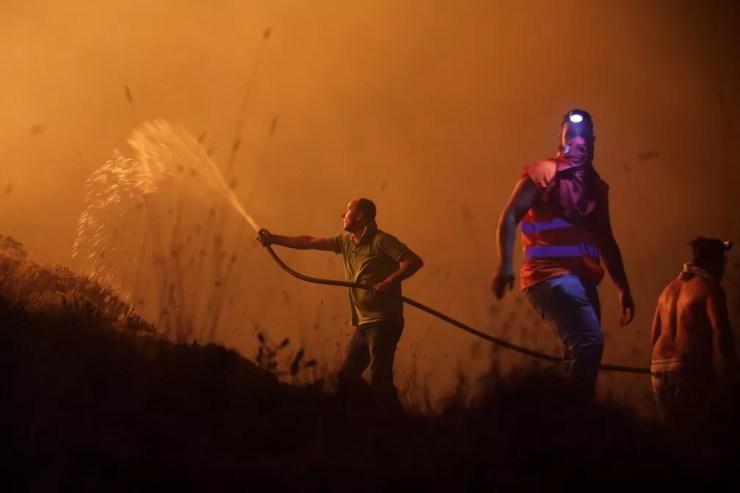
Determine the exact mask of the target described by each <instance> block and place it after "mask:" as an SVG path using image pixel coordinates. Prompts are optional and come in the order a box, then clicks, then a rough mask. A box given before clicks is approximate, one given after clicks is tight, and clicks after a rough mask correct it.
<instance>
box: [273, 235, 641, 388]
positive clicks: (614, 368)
mask: <svg viewBox="0 0 740 493" xmlns="http://www.w3.org/2000/svg"><path fill="white" fill-rule="evenodd" d="M267 251H268V252H269V253H270V256H271V257H272V259H273V260H274V261H275V262H276V263H277V264H278V265H279V266H280V268H281V269H283V270H284V271H285V272H287V273H288V274H290V275H291V276H293V277H295V278H298V279H300V280H301V281H305V282H310V283H313V284H324V285H327V286H341V287H346V288H359V289H372V287H371V286H364V285H362V284H357V283H354V282H349V281H336V280H333V279H321V278H318V277H311V276H307V275H305V274H301V273H300V272H297V271H295V270H293V269H291V268H290V267H289V266H288V265H287V264H286V263H285V262H283V260H282V259H281V258H280V257H278V255H277V253H275V251H274V250H273V249H272V247H271V246H267ZM401 300H402V301H403V302H404V303H406V304H408V305H411V306H413V307H414V308H417V309H419V310H421V311H423V312H427V313H428V314H430V315H433V316H435V317H437V318H438V319H440V320H443V321H445V322H447V323H448V324H451V325H454V326H455V327H457V328H459V329H462V330H464V331H465V332H468V333H469V334H473V335H474V336H476V337H480V338H481V339H484V340H486V341H489V342H492V343H494V344H498V345H499V346H502V347H505V348H507V349H511V350H513V351H516V352H518V353H521V354H526V355H527V356H531V357H533V358H537V359H541V360H545V361H553V362H561V361H563V358H561V357H559V356H553V355H552V354H547V353H542V352H539V351H534V350H532V349H529V348H526V347H523V346H519V345H517V344H513V343H511V342H509V341H505V340H504V339H500V338H498V337H495V336H492V335H490V334H486V333H485V332H481V331H480V330H478V329H474V328H473V327H471V326H469V325H467V324H464V323H462V322H460V321H459V320H455V319H454V318H452V317H450V316H448V315H445V314H444V313H442V312H438V311H437V310H435V309H434V308H430V307H428V306H426V305H424V304H422V303H419V302H418V301H416V300H413V299H411V298H407V297H406V296H401ZM600 368H601V369H602V370H604V371H618V372H624V373H642V374H646V375H650V374H651V373H650V370H649V369H648V368H638V367H632V366H620V365H601V367H600Z"/></svg>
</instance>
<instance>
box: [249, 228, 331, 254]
mask: <svg viewBox="0 0 740 493" xmlns="http://www.w3.org/2000/svg"><path fill="white" fill-rule="evenodd" d="M257 242H258V243H259V244H260V245H262V246H269V245H280V246H284V247H288V248H297V249H299V250H327V251H334V248H335V247H334V240H332V239H331V238H320V237H315V236H282V235H274V234H272V233H270V232H269V231H268V230H266V229H261V230H260V232H259V236H257Z"/></svg>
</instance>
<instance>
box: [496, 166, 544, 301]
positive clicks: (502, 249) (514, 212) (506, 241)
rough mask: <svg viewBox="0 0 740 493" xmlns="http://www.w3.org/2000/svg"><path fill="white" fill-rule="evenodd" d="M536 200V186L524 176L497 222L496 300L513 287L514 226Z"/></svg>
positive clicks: (515, 187)
mask: <svg viewBox="0 0 740 493" xmlns="http://www.w3.org/2000/svg"><path fill="white" fill-rule="evenodd" d="M536 199H537V186H536V185H535V184H534V182H532V180H531V179H530V178H529V177H528V176H525V177H523V178H521V179H520V180H519V181H518V182H517V183H516V185H515V186H514V191H513V192H512V193H511V197H509V203H508V204H506V207H505V208H504V210H503V212H501V217H500V218H499V220H498V228H497V231H496V241H497V243H498V260H499V262H498V263H499V265H498V269H497V270H496V272H495V274H494V277H493V284H492V286H491V289H492V290H493V293H494V294H495V295H496V298H498V299H501V298H503V297H504V294H505V292H506V288H507V287H508V288H509V289H512V288H513V287H514V268H513V266H512V262H513V257H514V239H515V238H516V225H517V224H519V221H521V220H522V218H523V217H524V214H526V213H527V211H528V210H529V209H530V208H531V207H532V205H534V202H535V200H536Z"/></svg>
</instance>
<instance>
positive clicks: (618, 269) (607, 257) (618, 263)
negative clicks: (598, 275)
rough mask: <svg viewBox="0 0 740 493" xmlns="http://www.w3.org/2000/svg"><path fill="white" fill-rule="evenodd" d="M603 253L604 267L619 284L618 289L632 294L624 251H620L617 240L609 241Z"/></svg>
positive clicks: (617, 284) (615, 282)
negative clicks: (624, 260)
mask: <svg viewBox="0 0 740 493" xmlns="http://www.w3.org/2000/svg"><path fill="white" fill-rule="evenodd" d="M603 254H604V256H603V257H604V268H605V269H606V272H607V273H608V274H609V277H611V279H612V281H613V282H614V284H615V285H616V286H617V289H618V290H619V291H621V292H622V293H625V294H631V292H630V286H629V282H628V281H627V273H626V272H625V270H624V263H623V262H622V253H621V252H620V251H619V246H618V245H617V243H616V241H609V242H607V244H606V246H605V247H604V251H603Z"/></svg>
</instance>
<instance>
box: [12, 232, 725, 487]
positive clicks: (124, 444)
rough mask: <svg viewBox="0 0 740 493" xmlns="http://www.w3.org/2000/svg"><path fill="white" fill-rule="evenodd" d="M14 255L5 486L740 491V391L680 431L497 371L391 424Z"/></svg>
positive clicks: (356, 399)
mask: <svg viewBox="0 0 740 493" xmlns="http://www.w3.org/2000/svg"><path fill="white" fill-rule="evenodd" d="M8 241H11V240H9V239H8V238H7V237H6V238H5V242H6V243H8ZM0 246H3V245H0ZM3 249H4V251H5V252H6V253H5V254H2V252H0V403H1V406H0V410H1V411H0V412H1V413H2V414H1V415H0V437H1V439H0V490H2V491H59V490H69V491H112V490H116V491H118V490H123V491H128V490H137V491H139V490H149V489H155V488H156V489H158V490H162V489H164V490H166V491H172V490H205V489H209V490H218V491H222V490H235V489H241V490H243V489H244V488H252V487H259V488H260V489H259V490H260V491H261V490H264V489H267V488H269V489H270V490H275V491H281V490H287V489H293V490H296V489H297V490H299V491H339V490H342V491H346V490H352V491H356V492H361V491H383V490H396V489H400V488H404V489H414V490H417V489H425V490H431V491H460V490H480V489H485V490H491V489H504V490H532V491H539V490H543V489H548V490H552V489H556V490H557V489H565V488H572V487H574V486H576V487H577V486H579V485H582V484H586V483H596V484H598V485H599V487H602V488H604V487H605V488H607V489H617V490H628V489H629V490H634V489H647V488H651V489H652V488H655V487H661V488H663V487H665V486H666V485H681V486H686V485H687V484H699V485H701V486H702V489H708V488H709V489H711V487H712V486H717V487H719V486H720V485H723V486H724V485H725V484H727V483H728V482H732V483H734V484H738V483H739V481H738V480H737V475H738V473H737V470H738V467H737V466H738V465H740V460H739V458H740V446H738V444H740V440H739V439H740V420H739V419H738V415H739V414H738V408H739V407H740V406H738V403H740V394H739V393H738V389H737V388H735V389H724V391H723V392H720V393H718V394H717V395H716V396H715V397H714V401H713V403H712V412H711V413H710V415H709V416H705V417H703V418H698V417H697V418H696V419H693V420H692V421H691V430H687V429H682V430H678V431H676V430H669V429H667V428H666V427H664V426H662V425H660V424H658V423H655V422H651V421H645V420H643V419H640V418H639V417H638V416H636V415H635V414H634V413H633V412H632V411H631V410H629V409H626V408H624V407H622V406H621V405H619V403H614V402H597V403H582V402H578V400H577V399H576V398H575V397H574V396H573V395H571V394H570V393H569V391H568V390H567V389H566V388H565V387H564V386H563V385H562V383H561V382H560V380H559V378H558V376H557V375H556V374H554V373H549V372H542V371H532V372H528V373H521V374H518V375H514V376H510V377H507V378H503V377H501V375H500V373H499V372H497V371H495V369H494V370H492V371H491V373H490V375H489V377H488V380H487V381H486V382H485V385H484V388H486V389H487V391H486V392H485V393H484V394H483V395H482V396H481V397H480V398H479V399H477V400H476V401H475V402H474V403H472V404H470V403H468V399H466V396H465V395H462V393H461V394H459V395H452V396H451V397H450V399H449V401H448V402H447V403H446V406H445V407H444V410H443V411H442V412H441V413H440V414H437V415H433V416H429V415H415V414H409V413H406V414H402V415H396V416H387V415H383V414H381V413H379V412H378V410H377V409H376V408H375V406H374V403H373V401H372V399H370V398H369V397H368V396H369V395H370V393H369V392H359V393H357V394H356V395H355V396H353V397H340V396H337V395H335V394H333V393H331V392H327V391H325V390H323V388H324V386H322V385H313V386H311V385H309V386H293V385H287V384H284V383H281V382H280V381H278V379H277V378H276V377H275V375H274V370H273V371H268V370H270V369H271V368H272V363H269V361H268V363H269V364H264V363H265V362H264V361H261V360H259V359H258V360H257V363H259V365H258V364H255V363H254V362H252V361H250V360H249V359H246V358H244V357H242V356H240V355H239V354H237V353H235V352H233V351H229V350H226V349H224V348H222V347H219V346H216V345H198V344H176V343H173V342H169V341H167V340H164V339H162V338H158V337H157V336H156V334H155V333H154V331H153V329H152V328H151V327H150V326H148V325H147V324H146V322H144V321H143V320H141V319H139V318H138V317H136V316H132V315H130V314H129V312H128V308H127V307H126V306H125V304H123V303H122V302H121V301H120V300H118V299H116V298H115V297H114V296H113V295H112V293H110V292H108V291H106V290H104V289H102V288H100V287H99V286H97V285H94V283H91V282H90V281H89V280H87V279H85V278H81V277H78V276H76V275H75V274H74V273H72V272H70V271H68V270H66V269H63V268H54V269H47V268H42V267H39V266H37V265H35V264H33V263H32V262H29V261H27V260H26V259H25V252H24V251H23V250H22V246H21V245H20V244H17V242H15V243H13V242H12V241H11V243H8V244H6V245H5V246H4V247H3ZM268 359H269V358H268ZM296 361H297V360H296ZM293 366H296V365H295V364H294V365H293ZM265 368H266V369H265ZM291 371H295V368H293V369H292V370H291Z"/></svg>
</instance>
